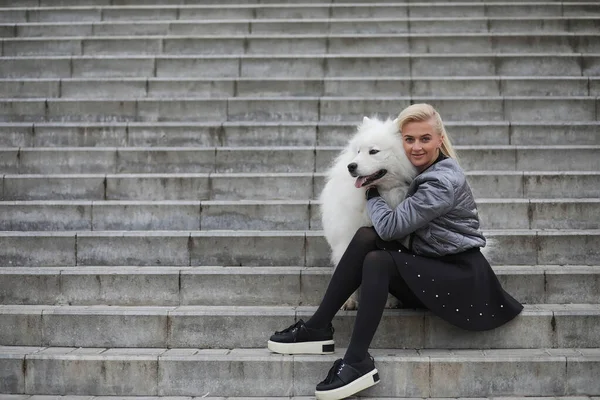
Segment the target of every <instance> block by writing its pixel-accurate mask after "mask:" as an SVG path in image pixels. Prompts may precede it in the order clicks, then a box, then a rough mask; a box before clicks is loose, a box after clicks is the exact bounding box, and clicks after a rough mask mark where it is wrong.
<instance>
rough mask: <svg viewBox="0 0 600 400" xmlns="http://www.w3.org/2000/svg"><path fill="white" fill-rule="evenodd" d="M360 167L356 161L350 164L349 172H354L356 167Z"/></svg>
mask: <svg viewBox="0 0 600 400" xmlns="http://www.w3.org/2000/svg"><path fill="white" fill-rule="evenodd" d="M357 167H358V165H356V163H355V162H353V163H350V164H348V171H349V172H354V171H356V168H357Z"/></svg>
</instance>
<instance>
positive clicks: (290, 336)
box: [267, 320, 335, 354]
mask: <svg viewBox="0 0 600 400" xmlns="http://www.w3.org/2000/svg"><path fill="white" fill-rule="evenodd" d="M333 332H334V330H333V326H332V325H331V324H329V326H328V327H327V328H324V329H311V328H309V327H307V326H306V324H304V321H302V320H299V321H298V322H296V323H295V324H294V325H292V326H290V327H289V328H287V329H284V330H282V331H280V332H275V334H273V336H271V339H270V340H269V342H268V346H267V347H268V348H269V350H271V351H273V352H275V353H280V354H333V351H334V350H335V344H334V341H333Z"/></svg>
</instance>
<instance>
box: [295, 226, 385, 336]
mask: <svg viewBox="0 0 600 400" xmlns="http://www.w3.org/2000/svg"><path fill="white" fill-rule="evenodd" d="M376 239H377V233H376V232H375V230H374V229H373V228H366V227H365V228H359V229H358V231H356V233H355V234H354V237H353V238H352V241H350V244H349V245H348V248H347V249H346V252H345V253H344V255H343V256H342V259H341V260H340V262H339V264H338V265H337V267H336V269H335V271H334V273H333V275H332V277H331V280H330V281H329V285H328V286H327V290H326V291H325V296H323V300H322V301H321V304H320V305H319V308H318V309H317V311H316V312H315V313H314V315H313V316H312V317H311V318H310V319H309V320H308V321H306V326H307V327H309V328H313V329H319V328H325V327H327V326H328V325H329V323H330V322H331V320H332V319H333V317H334V316H335V314H336V313H337V312H338V311H339V309H340V307H342V305H343V304H344V302H345V301H346V300H348V298H349V297H350V295H351V294H352V293H354V291H355V290H356V289H358V287H359V286H360V284H361V281H362V279H363V277H362V275H363V272H362V270H363V261H364V260H365V257H366V256H367V254H368V253H369V252H371V251H373V250H377V245H376ZM386 294H387V290H386ZM361 307H362V305H361Z"/></svg>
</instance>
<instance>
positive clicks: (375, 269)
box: [363, 250, 396, 277]
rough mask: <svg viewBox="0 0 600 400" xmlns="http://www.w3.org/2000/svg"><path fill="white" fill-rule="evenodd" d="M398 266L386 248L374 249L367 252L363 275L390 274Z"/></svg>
mask: <svg viewBox="0 0 600 400" xmlns="http://www.w3.org/2000/svg"><path fill="white" fill-rule="evenodd" d="M394 268H396V265H395V263H394V260H393V258H392V257H391V256H390V254H389V253H388V252H387V251H385V250H374V251H370V252H369V253H367V255H366V257H365V260H364V261H363V277H364V276H365V275H369V276H373V277H375V276H382V275H383V276H390V271H391V270H392V269H394Z"/></svg>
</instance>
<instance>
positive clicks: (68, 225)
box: [0, 198, 600, 303]
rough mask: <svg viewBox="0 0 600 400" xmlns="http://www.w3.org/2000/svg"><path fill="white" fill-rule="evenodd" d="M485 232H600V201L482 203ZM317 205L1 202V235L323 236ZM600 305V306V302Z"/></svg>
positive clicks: (304, 202) (479, 202) (284, 202)
mask: <svg viewBox="0 0 600 400" xmlns="http://www.w3.org/2000/svg"><path fill="white" fill-rule="evenodd" d="M477 207H478V210H479V217H480V219H481V226H482V227H483V228H484V229H600V221H599V220H598V218H597V216H598V210H599V209H600V199H594V198H590V199H579V198H575V199H504V198H503V199H481V198H480V199H477ZM319 210H320V207H319V202H318V201H316V200H279V201H277V200H262V201H260V200H255V201H252V200H238V201H210V200H204V201H51V200H50V201H0V230H4V231H71V230H77V231H81V230H91V231H102V230H125V231H129V230H133V231H136V230H139V231H143V230H182V229H189V230H197V229H200V230H214V229H217V230H218V229H233V230H320V229H322V226H321V217H320V214H319ZM599 303H600V301H599Z"/></svg>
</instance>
